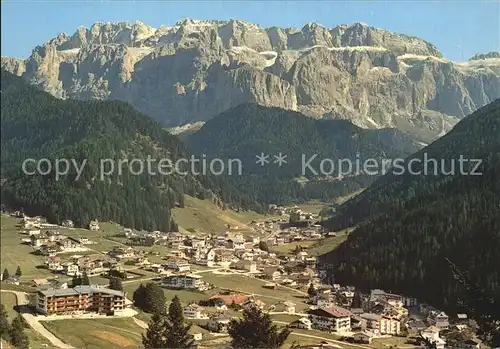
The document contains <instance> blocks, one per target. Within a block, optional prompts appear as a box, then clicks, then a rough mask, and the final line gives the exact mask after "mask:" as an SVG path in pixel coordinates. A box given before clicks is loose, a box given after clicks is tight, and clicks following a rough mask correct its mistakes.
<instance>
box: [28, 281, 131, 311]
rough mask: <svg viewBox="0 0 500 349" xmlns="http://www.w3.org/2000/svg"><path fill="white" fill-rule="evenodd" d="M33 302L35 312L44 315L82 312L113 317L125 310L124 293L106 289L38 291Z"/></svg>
mask: <svg viewBox="0 0 500 349" xmlns="http://www.w3.org/2000/svg"><path fill="white" fill-rule="evenodd" d="M34 301H35V302H36V304H35V307H36V310H37V311H38V312H39V313H42V314H46V315H55V314H75V313H84V312H94V313H97V314H104V315H115V314H118V313H120V312H121V311H123V310H124V308H125V293H124V292H122V291H115V290H111V289H108V288H98V287H92V286H76V287H74V288H67V289H48V290H40V291H38V292H37V294H36V297H35V298H34Z"/></svg>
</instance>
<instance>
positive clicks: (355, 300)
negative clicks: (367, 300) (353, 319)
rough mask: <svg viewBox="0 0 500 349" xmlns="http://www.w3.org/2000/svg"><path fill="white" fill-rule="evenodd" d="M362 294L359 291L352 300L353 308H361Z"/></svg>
mask: <svg viewBox="0 0 500 349" xmlns="http://www.w3.org/2000/svg"><path fill="white" fill-rule="evenodd" d="M361 303H362V302H361V293H360V292H359V291H356V292H354V297H353V298H352V303H351V308H355V309H358V308H361V307H362V304H361Z"/></svg>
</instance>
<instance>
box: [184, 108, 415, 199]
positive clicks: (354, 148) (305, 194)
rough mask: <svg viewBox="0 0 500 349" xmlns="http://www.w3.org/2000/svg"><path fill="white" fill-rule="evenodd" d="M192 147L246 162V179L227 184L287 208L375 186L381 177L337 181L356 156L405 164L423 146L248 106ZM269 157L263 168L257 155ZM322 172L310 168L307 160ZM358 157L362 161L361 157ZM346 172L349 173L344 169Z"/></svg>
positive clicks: (390, 134) (215, 123)
mask: <svg viewBox="0 0 500 349" xmlns="http://www.w3.org/2000/svg"><path fill="white" fill-rule="evenodd" d="M186 142H187V144H188V146H189V147H190V148H191V149H192V150H193V151H194V152H197V153H198V154H206V155H207V156H208V157H209V158H222V159H234V158H237V159H241V161H242V163H243V175H242V176H234V175H233V176H230V177H229V178H228V180H229V181H230V183H232V184H233V185H234V186H235V187H237V188H239V189H240V190H241V191H243V192H244V193H245V195H247V196H248V197H249V198H251V199H252V200H254V201H259V202H264V203H278V204H288V203H292V202H300V201H307V200H311V199H322V200H330V199H332V198H334V197H337V196H341V195H346V194H349V193H352V192H354V191H356V190H359V189H360V188H365V187H367V186H368V185H369V184H371V183H372V182H373V181H374V179H375V178H376V177H374V176H372V175H366V174H360V175H353V176H345V177H344V178H341V180H339V179H337V178H336V177H337V175H338V173H339V172H338V170H339V168H338V166H336V165H337V160H339V159H351V160H352V161H353V162H355V160H356V158H357V156H358V157H359V159H360V161H361V163H362V162H363V161H364V160H365V159H393V158H400V157H402V158H404V157H406V156H408V155H410V154H411V153H413V152H415V151H417V150H418V149H419V146H418V145H417V144H416V143H415V142H414V141H413V140H412V139H411V138H410V137H408V136H406V135H405V134H403V133H401V132H399V131H397V130H394V129H381V130H366V129H361V128H359V127H357V126H355V125H354V124H352V123H351V122H349V121H346V120H315V119H312V118H310V117H306V116H304V115H302V114H300V113H297V112H293V111H289V110H284V109H280V108H270V107H263V106H260V105H257V104H243V105H240V106H237V107H235V108H233V109H231V110H228V111H226V112H224V113H222V114H220V115H218V116H217V117H215V118H213V119H211V120H209V121H207V122H206V123H205V125H204V126H203V127H202V128H201V129H200V130H199V131H197V132H195V133H193V134H190V135H189V136H187V137H186ZM261 153H264V154H265V155H269V159H268V160H269V161H270V163H269V164H267V165H265V166H261V165H260V164H257V163H256V159H257V158H256V155H260V154H261ZM279 153H282V154H283V155H286V156H287V157H286V161H287V163H286V164H283V165H282V166H281V167H279V166H278V165H277V164H274V163H273V161H274V160H275V158H274V157H273V156H274V155H279ZM315 154H317V156H316V158H315V159H314V160H313V161H312V162H311V163H310V164H311V167H312V168H313V169H314V170H316V171H317V172H318V174H317V175H316V174H314V173H313V172H312V171H310V170H309V169H308V168H305V169H306V171H305V174H304V175H303V173H302V168H303V166H302V164H303V161H302V155H304V156H305V159H306V162H307V161H308V160H309V159H310V158H311V157H312V156H313V155H315ZM358 154H359V155H358ZM323 159H332V160H333V161H334V164H335V166H336V168H335V171H334V172H332V173H331V174H328V173H326V174H325V172H328V171H330V167H329V166H325V171H323V173H322V172H321V171H320V162H321V160H323ZM345 169H347V167H346V168H345Z"/></svg>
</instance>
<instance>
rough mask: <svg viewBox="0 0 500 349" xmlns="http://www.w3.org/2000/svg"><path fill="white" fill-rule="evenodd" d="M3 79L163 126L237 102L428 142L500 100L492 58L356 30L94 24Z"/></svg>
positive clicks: (499, 61) (16, 65) (40, 51)
mask: <svg viewBox="0 0 500 349" xmlns="http://www.w3.org/2000/svg"><path fill="white" fill-rule="evenodd" d="M2 68H4V69H6V70H8V71H10V72H12V73H14V74H16V75H18V76H22V77H23V78H24V79H26V80H27V81H29V82H30V83H32V84H34V85H37V86H39V87H41V88H42V89H44V90H45V91H48V92H50V93H51V94H53V95H55V96H57V97H59V98H76V99H120V100H124V101H128V102H130V103H132V104H133V105H134V106H135V107H137V108H138V109H139V110H141V111H143V112H145V113H147V114H149V115H151V116H152V117H154V118H156V119H157V120H159V121H161V122H163V123H164V124H165V125H167V126H178V125H183V124H186V123H193V122H197V121H204V120H207V119H209V118H211V117H213V116H214V115H216V114H218V113H220V112H223V111H225V110H227V109H229V108H231V107H234V106H236V105H238V104H241V103H244V102H255V103H258V104H262V105H266V106H275V107H281V108H285V109H291V110H298V111H301V112H303V113H305V114H307V115H310V116H313V117H325V118H345V119H349V120H352V121H353V122H354V123H355V124H357V125H359V126H362V127H368V128H381V127H397V128H399V129H401V130H404V131H407V132H410V133H412V134H414V135H416V136H417V138H420V139H421V140H423V141H424V142H426V141H429V140H432V139H434V138H436V137H437V136H439V135H441V134H443V133H444V132H447V131H448V130H449V129H450V128H451V127H452V126H453V125H454V124H455V123H456V122H457V121H458V120H459V119H460V118H462V117H464V116H465V115H467V114H469V113H470V112H472V111H473V110H475V109H477V108H479V107H481V106H483V105H485V104H487V103H489V102H491V101H493V100H495V99H497V98H499V97H500V58H499V57H498V55H495V54H491V53H490V54H487V55H476V56H475V57H474V59H472V60H470V61H469V62H466V63H453V62H450V61H448V60H446V59H444V58H443V57H442V55H441V53H440V52H439V50H438V49H437V48H436V47H435V46H433V45H432V44H430V43H428V42H426V41H424V40H422V39H419V38H414V37H408V36H406V35H400V34H394V33H391V32H388V31H386V30H382V29H377V28H372V27H369V26H368V25H366V24H363V23H357V24H354V25H351V26H347V25H342V26H338V27H335V28H332V29H329V28H325V27H323V26H321V25H319V24H316V23H309V24H307V25H305V26H304V27H303V28H302V29H297V28H276V27H273V28H267V29H266V28H261V27H260V26H258V25H255V24H251V23H247V22H242V21H234V20H231V21H195V20H189V19H187V20H184V21H181V22H178V23H177V24H176V25H175V26H172V27H167V26H162V27H160V28H158V29H155V28H151V27H149V26H147V25H145V24H144V23H142V22H136V23H135V24H128V23H96V24H94V25H93V26H92V27H91V28H90V29H87V28H84V27H80V28H78V30H77V31H76V32H75V33H74V34H73V35H72V36H69V35H66V34H60V35H59V36H58V37H56V38H54V39H52V40H50V41H49V42H47V43H45V44H44V45H42V46H39V47H36V48H35V49H34V50H33V53H32V55H31V56H30V57H29V58H28V59H26V60H24V61H23V60H18V59H12V58H4V57H2Z"/></svg>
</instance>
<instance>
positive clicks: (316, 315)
mask: <svg viewBox="0 0 500 349" xmlns="http://www.w3.org/2000/svg"><path fill="white" fill-rule="evenodd" d="M309 318H310V320H311V322H312V325H313V328H317V329H319V330H321V331H327V332H340V333H342V332H350V331H351V312H350V311H349V310H347V309H344V308H341V307H337V306H334V307H330V308H319V309H314V310H310V311H309Z"/></svg>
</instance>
